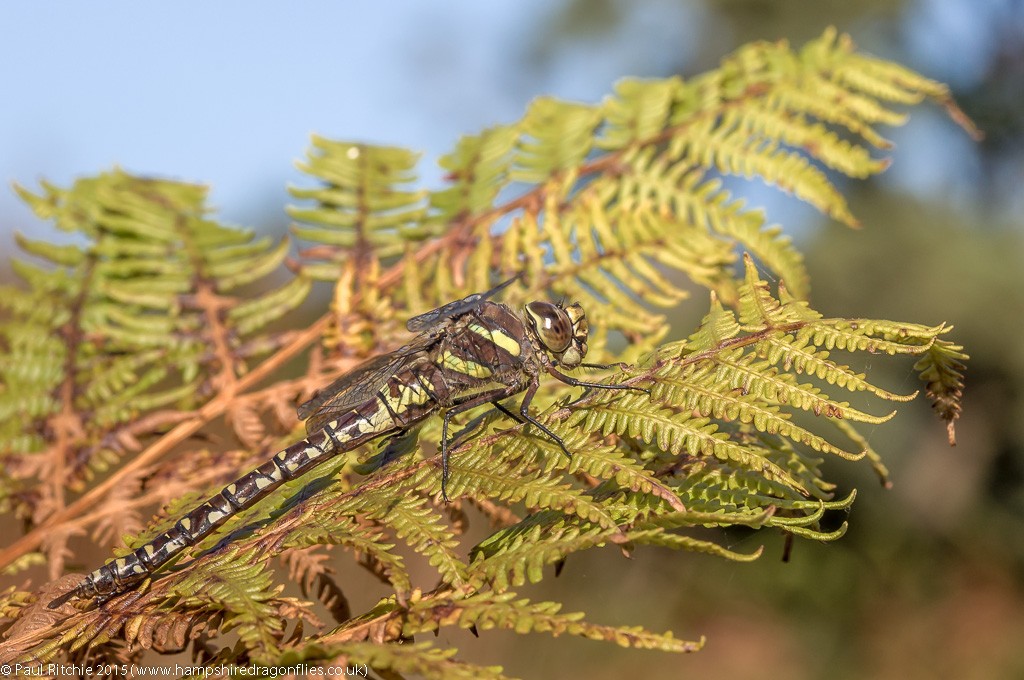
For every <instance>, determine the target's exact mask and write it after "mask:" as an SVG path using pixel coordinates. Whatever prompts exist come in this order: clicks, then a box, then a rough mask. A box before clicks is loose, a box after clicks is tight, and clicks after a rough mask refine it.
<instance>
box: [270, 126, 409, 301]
mask: <svg viewBox="0 0 1024 680" xmlns="http://www.w3.org/2000/svg"><path fill="white" fill-rule="evenodd" d="M418 159H419V155H418V154H414V153H411V152H409V151H406V150H405V149H400V148H396V147H383V146H371V145H367V144H357V143H352V142H335V141H331V140H327V139H324V138H323V137H318V136H314V137H313V148H312V149H311V150H310V152H309V155H308V156H307V160H306V162H305V163H302V164H300V166H299V167H300V169H301V170H303V171H304V172H306V173H307V174H309V175H311V176H312V177H313V178H315V179H317V180H319V182H321V183H322V186H320V187H316V188H312V189H303V188H299V187H291V189H290V192H291V194H292V196H293V197H294V198H296V199H299V200H304V201H313V202H314V206H313V207H310V208H304V207H297V206H292V207H289V208H288V214H289V215H291V216H292V217H293V218H294V219H295V220H297V221H298V222H299V223H300V224H299V225H296V226H293V227H292V231H293V232H294V233H295V235H296V236H297V237H299V238H301V239H303V240H306V241H311V242H313V243H317V244H322V245H323V246H325V247H326V248H327V249H328V254H327V255H326V256H317V257H316V258H315V259H316V260H321V262H314V263H312V264H310V265H307V266H306V268H305V271H307V273H309V275H310V276H312V277H313V278H315V279H320V280H325V281H335V280H337V279H338V278H339V277H340V276H341V263H342V262H344V261H345V260H347V259H348V258H349V257H351V256H355V257H357V258H359V257H367V256H369V255H370V254H373V255H374V256H375V257H377V258H388V257H393V256H395V255H399V254H401V253H402V251H403V250H404V248H405V243H406V240H407V239H422V238H424V237H425V236H428V235H429V232H428V231H425V230H424V229H423V228H422V227H421V226H420V223H421V222H422V220H423V218H424V215H425V214H426V203H425V199H426V197H427V194H426V192H424V191H422V190H413V191H408V190H405V188H404V187H406V186H408V185H409V184H410V183H411V182H412V181H414V180H415V178H416V175H415V168H416V163H417V161H418ZM304 225H308V226H304Z"/></svg>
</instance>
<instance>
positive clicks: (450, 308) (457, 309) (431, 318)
mask: <svg viewBox="0 0 1024 680" xmlns="http://www.w3.org/2000/svg"><path fill="white" fill-rule="evenodd" d="M518 278H519V277H518V276H515V277H513V278H511V279H509V280H508V281H505V282H503V283H499V284H498V285H497V286H495V287H494V288H491V289H490V290H489V291H487V292H486V293H473V294H472V295H467V296H466V297H464V298H462V299H461V300H456V301H455V302H449V303H448V304H446V305H442V306H440V307H438V308H437V309H434V310H431V311H429V312H424V313H423V314H420V315H418V316H414V317H412V318H411V319H409V320H408V321H407V322H406V323H405V327H406V328H408V329H409V330H410V331H413V332H414V333H415V332H419V331H422V330H426V329H427V328H431V327H433V326H437V325H438V324H440V323H441V322H443V321H446V320H448V319H451V318H453V317H456V316H458V315H459V314H465V313H466V312H469V311H472V310H474V309H476V308H477V307H478V306H479V305H480V303H481V302H483V301H484V300H487V299H488V298H491V297H493V296H494V295H496V294H497V293H499V292H500V291H502V290H504V289H505V288H506V287H507V286H508V285H509V284H510V283H512V282H513V281H515V280H516V279H518Z"/></svg>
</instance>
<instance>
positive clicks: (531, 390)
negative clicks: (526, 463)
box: [495, 376, 572, 460]
mask: <svg viewBox="0 0 1024 680" xmlns="http://www.w3.org/2000/svg"><path fill="white" fill-rule="evenodd" d="M539 385H540V383H539V382H538V381H537V377H536V376H533V377H532V378H531V380H530V386H529V387H527V388H526V394H524V395H523V401H522V403H520V404H519V415H518V416H517V415H516V414H514V413H509V411H508V410H506V409H505V408H504V407H503V406H501V405H500V404H495V406H497V407H498V408H499V409H500V410H501V411H503V412H504V413H507V414H508V415H510V416H512V418H514V419H515V420H518V421H519V422H521V423H522V422H527V423H530V424H531V425H533V426H534V427H536V428H537V429H538V430H540V431H541V432H543V433H544V434H546V435H547V436H548V437H549V438H550V439H551V441H553V442H555V443H556V444H558V446H559V448H561V449H562V453H564V454H565V455H566V456H567V457H568V458H569V460H572V452H571V451H570V450H569V449H568V448H566V446H565V442H563V441H562V438H561V437H559V436H558V435H557V434H555V433H554V432H552V431H551V430H549V429H548V428H547V426H546V425H544V423H542V422H540V421H539V420H537V419H536V418H534V417H533V416H531V415H530V402H532V401H533V395H535V394H537V387H539Z"/></svg>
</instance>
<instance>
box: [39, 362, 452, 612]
mask: <svg viewBox="0 0 1024 680" xmlns="http://www.w3.org/2000/svg"><path fill="white" fill-rule="evenodd" d="M418 368H419V369H420V370H415V371H414V370H409V369H407V370H404V371H401V372H400V373H398V374H396V375H394V376H392V377H391V378H389V379H388V381H387V382H386V383H385V385H384V386H383V387H382V388H381V389H380V390H379V391H378V392H377V393H376V394H375V395H374V396H373V397H372V398H370V399H367V400H366V401H364V402H362V403H360V404H357V405H355V406H353V407H352V408H351V409H350V410H348V411H347V412H345V413H342V414H340V415H339V416H338V417H337V418H336V419H335V420H332V421H329V422H327V423H325V424H324V426H323V428H322V429H320V430H318V431H316V432H314V433H312V434H311V435H309V437H307V438H306V439H304V440H302V441H299V442H296V443H295V444H293V445H291V446H289V447H288V448H286V449H284V450H282V451H281V452H279V453H278V454H277V455H275V456H274V457H273V458H271V459H270V460H268V461H267V462H265V463H263V464H262V465H260V466H259V467H257V468H256V469H254V470H252V471H251V472H248V473H246V474H245V475H243V476H241V477H239V478H238V479H236V480H235V481H234V482H232V483H230V484H228V485H227V486H225V487H224V488H223V489H221V491H220V493H217V494H216V495H214V496H212V497H210V498H209V499H207V500H206V501H205V502H204V503H203V504H202V505H200V506H198V507H197V508H195V509H193V510H192V511H191V512H189V513H188V514H187V515H185V516H184V517H182V518H181V519H180V520H178V522H176V523H175V525H174V526H173V527H172V528H171V529H169V530H168V531H166V532H164V533H163V534H161V535H159V536H157V537H156V538H154V539H153V540H152V541H150V542H149V543H147V544H145V545H143V546H141V547H139V548H137V549H136V550H135V551H134V552H132V553H129V554H128V555H125V556H124V557H119V558H116V559H113V560H111V561H109V562H107V563H106V564H104V565H103V566H102V567H100V568H99V569H96V570H95V571H93V572H92V573H90V574H89V575H88V576H86V577H85V578H84V579H83V580H82V582H81V583H80V584H78V585H77V586H76V587H75V588H73V589H72V590H70V591H68V592H67V593H65V594H64V595H62V596H61V597H60V598H58V599H56V600H54V601H53V602H52V603H51V604H50V606H51V608H52V607H57V606H60V604H62V603H63V602H66V601H68V600H70V599H71V598H73V597H94V596H101V597H102V596H109V595H112V594H115V593H119V592H122V591H124V590H127V589H129V588H131V587H133V586H134V585H136V584H138V583H140V582H141V581H143V580H144V579H145V578H146V577H147V576H149V575H150V574H152V573H153V572H154V571H156V570H157V569H159V568H160V567H162V566H163V565H165V564H167V562H169V561H170V560H172V559H173V558H174V557H176V556H177V555H178V554H179V553H180V552H181V551H183V550H185V549H186V548H188V547H190V546H193V545H195V544H196V543H198V542H199V541H200V540H202V539H203V538H205V537H206V536H208V535H209V534H211V533H212V532H213V531H215V530H216V529H217V527H219V526H221V525H222V524H224V522H226V521H227V520H228V519H229V518H231V517H232V516H233V515H235V514H236V513H238V512H239V511H240V510H244V509H246V508H249V507H251V506H252V505H254V504H255V503H256V502H258V501H259V500H260V499H262V498H263V497H265V496H266V495H268V494H269V493H271V492H272V491H273V490H274V489H276V488H278V487H279V486H281V484H283V483H284V482H286V481H288V480H291V479H294V478H295V477H298V476H300V475H302V474H304V473H306V472H307V471H309V470H311V469H312V468H314V467H316V466H318V465H320V464H321V463H323V462H324V461H325V460H327V459H328V458H331V457H333V456H335V455H338V454H339V453H343V452H345V451H350V450H352V449H354V448H357V447H359V446H361V445H362V444H364V443H365V442H367V441H369V440H370V439H373V438H375V437H379V436H382V435H385V434H388V433H390V432H393V431H398V430H402V429H404V428H406V427H408V426H409V425H410V424H412V423H413V422H415V421H418V420H421V419H422V418H424V417H426V416H427V415H429V414H430V413H432V412H433V411H434V410H436V408H437V406H438V403H437V398H438V397H443V398H444V399H447V397H448V391H447V388H446V386H445V385H444V383H443V381H440V380H438V379H437V376H436V375H435V373H436V371H435V370H433V369H434V367H433V366H431V365H430V364H429V363H424V364H421V365H420V366H419V367H418Z"/></svg>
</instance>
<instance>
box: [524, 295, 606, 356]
mask: <svg viewBox="0 0 1024 680" xmlns="http://www.w3.org/2000/svg"><path fill="white" fill-rule="evenodd" d="M526 319H527V321H528V322H529V326H530V330H531V331H533V335H534V336H535V337H536V338H537V340H538V341H539V342H540V344H541V347H543V348H544V350H546V351H547V352H548V353H549V354H551V355H552V356H553V357H554V358H555V359H556V360H557V361H558V363H559V364H561V365H563V366H566V367H568V368H572V367H573V366H578V365H579V364H580V362H581V361H583V357H585V356H586V355H587V334H588V333H589V332H590V326H588V325H587V315H586V314H584V313H583V307H580V305H579V303H578V302H575V303H573V304H571V305H569V306H568V307H562V306H561V305H555V304H552V303H550V302H541V301H535V302H531V303H529V304H528V305H526Z"/></svg>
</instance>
